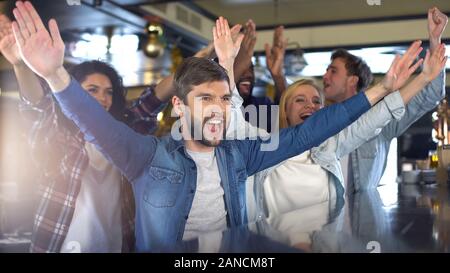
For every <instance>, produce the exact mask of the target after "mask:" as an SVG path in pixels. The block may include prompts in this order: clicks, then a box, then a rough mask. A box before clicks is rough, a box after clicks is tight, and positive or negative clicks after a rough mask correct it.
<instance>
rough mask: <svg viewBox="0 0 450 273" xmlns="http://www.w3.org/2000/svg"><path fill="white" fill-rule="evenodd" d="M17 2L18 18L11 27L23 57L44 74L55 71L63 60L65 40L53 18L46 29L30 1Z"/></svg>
mask: <svg viewBox="0 0 450 273" xmlns="http://www.w3.org/2000/svg"><path fill="white" fill-rule="evenodd" d="M16 6H17V8H15V9H14V10H13V13H14V17H15V18H16V20H17V21H15V22H13V24H12V27H13V32H14V37H15V39H16V42H17V44H18V47H19V52H20V55H21V57H22V59H23V61H24V62H25V63H26V64H27V66H28V67H30V69H31V70H33V71H34V72H35V73H36V74H38V75H39V76H41V77H43V78H47V77H50V76H52V75H54V74H56V73H57V71H58V69H61V68H62V65H63V61H64V42H63V40H62V39H61V35H60V33H59V30H58V25H57V24H56V21H55V20H54V19H52V20H50V22H49V29H50V33H49V32H48V31H47V29H46V28H45V26H44V24H43V23H42V20H41V18H40V17H39V15H38V13H37V12H36V10H35V9H34V7H33V5H32V4H31V3H30V2H25V3H23V2H21V1H18V2H16Z"/></svg>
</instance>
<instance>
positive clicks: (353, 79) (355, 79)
mask: <svg viewBox="0 0 450 273" xmlns="http://www.w3.org/2000/svg"><path fill="white" fill-rule="evenodd" d="M358 81H359V77H358V76H356V75H352V76H350V77H349V78H348V83H349V85H350V86H351V87H355V89H356V91H359V90H358Z"/></svg>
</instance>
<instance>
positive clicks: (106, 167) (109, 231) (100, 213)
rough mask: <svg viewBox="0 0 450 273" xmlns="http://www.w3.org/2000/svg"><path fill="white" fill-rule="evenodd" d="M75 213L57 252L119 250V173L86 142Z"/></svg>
mask: <svg viewBox="0 0 450 273" xmlns="http://www.w3.org/2000/svg"><path fill="white" fill-rule="evenodd" d="M86 150H87V153H88V157H89V166H88V167H87V169H86V171H85V173H84V176H83V178H82V181H81V188H80V193H79V194H78V198H77V200H76V204H75V212H74V215H73V219H72V222H71V224H70V227H69V231H68V234H67V236H66V239H65V240H64V243H63V245H62V248H61V252H65V253H67V252H102V253H105V252H121V250H122V222H121V203H120V181H121V175H120V172H119V170H118V169H117V168H115V167H114V166H113V165H112V164H111V163H109V161H108V160H107V159H106V158H105V157H104V156H103V155H102V154H101V153H100V152H99V151H98V150H97V148H96V147H95V146H94V145H93V144H90V143H86Z"/></svg>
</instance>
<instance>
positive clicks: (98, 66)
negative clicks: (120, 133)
mask: <svg viewBox="0 0 450 273" xmlns="http://www.w3.org/2000/svg"><path fill="white" fill-rule="evenodd" d="M69 73H70V74H71V75H72V76H73V77H74V78H75V79H76V80H77V81H78V82H79V83H82V82H83V81H85V80H86V78H87V77H88V76H89V75H92V74H95V73H98V74H102V75H105V76H106V77H108V79H109V80H110V81H111V85H112V89H113V95H112V105H111V107H110V108H109V113H110V114H111V115H112V116H113V117H114V118H116V119H117V120H120V121H122V120H123V116H124V112H125V106H126V100H125V96H126V89H125V88H124V86H123V82H122V77H120V76H119V74H118V73H117V71H116V70H115V69H114V68H112V67H111V66H110V65H109V64H107V63H104V62H101V61H86V62H82V63H80V64H78V65H75V66H73V67H71V68H70V69H69Z"/></svg>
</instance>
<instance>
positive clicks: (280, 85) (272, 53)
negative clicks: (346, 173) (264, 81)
mask: <svg viewBox="0 0 450 273" xmlns="http://www.w3.org/2000/svg"><path fill="white" fill-rule="evenodd" d="M287 42H288V40H287V39H284V27H283V26H279V27H277V28H276V29H275V31H274V33H273V42H272V47H270V46H269V44H267V43H266V44H265V45H264V47H265V52H266V64H267V68H268V69H269V71H270V74H271V75H272V79H273V81H274V83H275V90H276V96H275V102H276V103H278V102H279V101H280V98H281V95H282V94H283V92H284V90H286V88H287V83H286V77H285V75H284V71H283V66H284V55H285V52H286V47H287Z"/></svg>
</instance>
